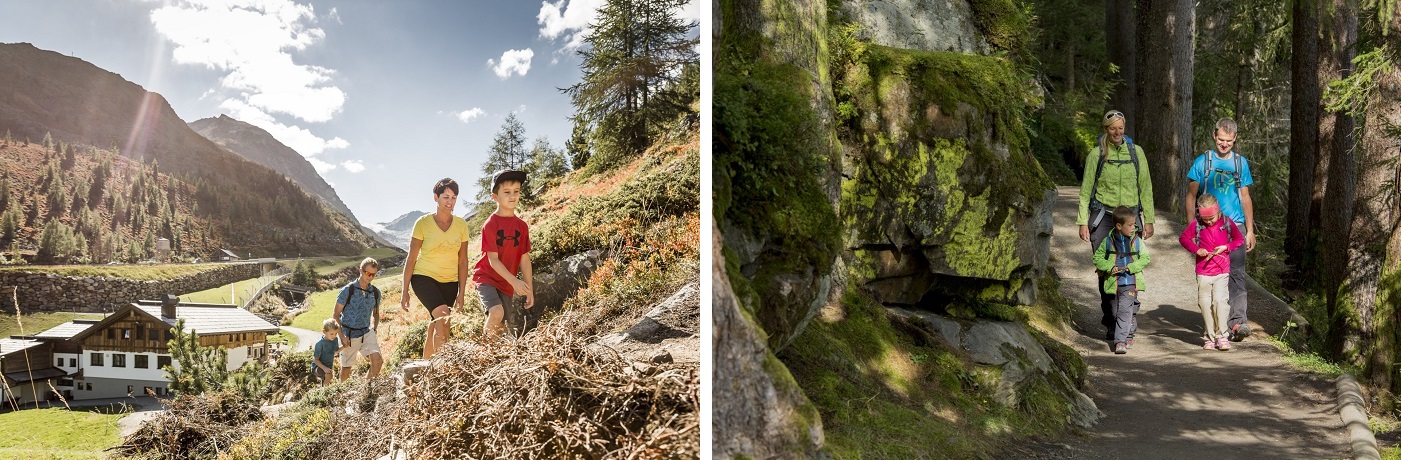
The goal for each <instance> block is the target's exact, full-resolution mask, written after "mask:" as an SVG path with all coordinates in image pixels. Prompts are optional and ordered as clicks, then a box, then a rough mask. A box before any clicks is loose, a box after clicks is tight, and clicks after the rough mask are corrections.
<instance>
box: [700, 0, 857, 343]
mask: <svg viewBox="0 0 1401 460" xmlns="http://www.w3.org/2000/svg"><path fill="white" fill-rule="evenodd" d="M718 9H719V11H720V20H719V23H720V24H723V28H722V29H720V31H719V32H717V35H716V37H717V38H716V48H717V51H716V69H715V88H714V99H713V106H714V108H715V112H714V113H715V118H714V124H715V134H714V136H715V138H714V144H713V145H714V147H713V149H714V166H715V168H714V170H715V174H714V180H715V184H714V185H715V187H714V197H715V217H716V221H717V222H719V225H720V228H721V229H722V230H723V231H724V232H725V234H726V235H727V239H726V250H728V251H729V254H730V257H729V261H730V264H731V265H732V267H733V269H732V270H729V271H728V274H729V276H730V280H731V281H732V282H733V283H734V284H735V290H736V292H737V293H738V294H739V296H740V305H741V306H742V308H744V309H746V310H747V311H748V312H749V314H751V315H752V316H753V318H754V319H755V320H756V321H757V322H758V324H759V325H760V326H761V327H762V329H763V330H764V332H765V333H766V334H767V337H768V342H769V346H770V348H771V349H772V350H774V351H778V350H781V349H782V348H783V347H785V346H787V344H788V343H790V342H791V341H792V339H793V337H795V336H797V334H798V333H799V332H801V331H802V327H803V325H804V324H805V323H806V322H807V321H809V320H810V319H811V318H812V316H813V315H814V314H815V312H816V311H817V309H818V308H820V307H821V306H822V304H823V303H824V302H825V301H826V300H827V298H828V297H829V294H830V292H832V290H833V289H832V288H833V277H832V272H833V270H832V266H833V264H834V263H835V262H836V261H837V260H838V255H839V252H840V242H839V238H838V235H837V233H836V232H834V231H833V229H834V228H836V227H837V218H836V209H835V206H836V203H837V200H838V194H839V180H838V176H837V165H839V157H840V155H839V153H838V150H837V149H838V148H839V147H840V144H839V143H838V142H837V141H836V138H837V137H836V133H835V130H834V128H835V126H836V124H835V121H834V118H833V109H832V107H833V96H832V85H831V78H830V75H829V73H830V64H829V62H828V59H829V57H828V54H827V22H826V14H827V4H826V2H822V1H814V0H802V1H792V2H774V1H754V0H727V1H721V2H720V3H719V5H718Z"/></svg>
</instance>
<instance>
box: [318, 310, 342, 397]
mask: <svg viewBox="0 0 1401 460" xmlns="http://www.w3.org/2000/svg"><path fill="white" fill-rule="evenodd" d="M321 333H322V334H324V337H322V338H321V340H319V341H317V342H316V346H314V347H312V350H311V364H312V367H311V375H313V376H315V377H316V381H318V382H321V384H322V385H330V384H331V381H332V380H331V377H330V376H333V375H336V374H335V373H334V372H331V369H332V366H333V365H335V361H334V360H335V359H336V350H337V349H338V348H339V347H337V346H336V337H337V336H339V335H340V333H341V326H340V324H336V320H334V319H331V318H326V321H322V322H321Z"/></svg>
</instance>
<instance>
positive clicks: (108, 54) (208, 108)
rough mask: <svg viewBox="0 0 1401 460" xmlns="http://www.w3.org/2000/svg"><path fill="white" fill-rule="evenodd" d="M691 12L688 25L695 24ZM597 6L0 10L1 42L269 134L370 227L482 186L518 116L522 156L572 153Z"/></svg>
mask: <svg viewBox="0 0 1401 460" xmlns="http://www.w3.org/2000/svg"><path fill="white" fill-rule="evenodd" d="M696 3H697V2H694V1H693V2H692V4H691V5H688V6H687V7H686V11H684V12H683V13H682V16H683V17H686V18H688V19H693V20H694V19H698V18H699V6H698V5H697V4H696ZM602 4H603V1H602V0H556V1H554V2H549V1H546V2H539V1H490V2H487V1H394V2H383V1H306V0H168V1H144V0H92V1H85V2H77V1H51V0H40V1H12V0H0V17H4V18H7V19H6V20H5V24H4V27H0V42H4V43H15V42H29V43H33V44H34V45H35V46H37V47H39V48H42V49H47V50H52V51H57V52H60V53H63V54H65V55H71V56H74V57H77V58H80V59H83V60H85V61H88V62H91V63H93V64H95V65H97V66H98V67H102V68H104V69H107V70H109V71H112V72H115V73H117V74H120V75H121V76H122V77H123V78H126V79H127V80H130V81H132V82H134V83H136V84H138V85H141V86H142V87H145V88H146V89H147V90H149V91H154V92H157V93H160V94H161V95H163V96H165V98H166V99H167V100H169V101H170V104H171V105H172V106H173V107H174V109H175V112H176V113H177V114H179V115H180V117H181V118H182V119H184V120H185V121H186V122H191V121H195V120H198V119H201V118H207V117H213V116H218V115H220V114H227V115H229V116H231V117H234V118H237V119H239V120H242V121H245V122H249V123H252V124H254V125H258V126H260V127H262V128H263V129H266V130H268V131H269V132H271V133H272V134H273V136H274V137H277V138H278V139H279V140H280V141H282V142H283V143H284V144H287V145H289V146H291V147H292V148H294V149H296V150H297V151H298V152H300V153H301V154H302V155H303V156H305V157H307V158H308V160H309V161H311V162H312V164H313V165H316V166H317V169H318V171H319V172H321V175H322V177H324V178H325V179H326V181H327V182H329V183H331V185H333V186H334V187H335V188H336V192H337V193H338V194H339V195H340V197H341V199H342V200H343V201H345V203H346V204H347V205H348V206H350V209H351V210H352V211H353V212H354V213H355V215H356V217H357V218H359V219H360V221H361V223H364V224H366V225H372V224H373V223H376V222H385V221H388V220H390V219H393V218H395V217H397V216H399V215H400V214H403V213H405V212H408V211H411V210H424V211H429V210H431V209H432V207H433V202H432V196H431V195H432V184H433V183H434V182H436V181H437V180H438V179H440V178H442V177H452V178H454V179H456V180H457V181H458V182H459V183H461V184H463V186H464V187H470V186H469V185H468V184H474V183H475V180H476V179H477V178H478V177H480V175H481V172H480V168H481V166H480V165H481V164H482V162H483V161H484V160H485V158H486V151H487V148H489V147H490V145H491V140H492V137H493V136H494V135H495V134H496V132H497V131H499V130H500V128H501V124H502V122H503V120H504V119H505V117H506V115H507V114H509V113H511V112H515V113H516V114H517V116H518V117H519V118H520V120H521V122H522V123H523V124H524V125H525V129H526V134H527V136H528V137H529V138H530V141H529V142H528V144H527V145H529V144H532V143H533V142H534V139H535V138H537V137H540V136H545V137H547V138H548V139H549V141H550V143H551V144H552V145H554V146H556V147H562V146H563V144H564V141H565V139H567V138H568V136H569V134H570V127H571V126H570V124H569V121H568V119H567V117H568V116H569V115H570V114H572V113H573V107H572V106H571V105H570V104H569V99H568V97H566V96H565V95H564V94H561V93H560V92H559V91H558V90H556V88H560V87H565V86H569V85H571V84H573V83H575V82H577V81H578V78H579V69H578V65H579V59H578V57H577V56H576V55H575V54H574V50H575V49H577V46H579V43H580V42H579V39H580V37H582V34H583V32H585V30H586V27H587V23H588V22H590V21H591V20H592V19H593V16H594V11H596V9H597V8H598V7H599V6H601V5H602ZM16 19H18V20H16ZM474 193H475V192H474V191H472V190H471V189H470V188H469V189H466V190H463V195H464V196H471V195H473V194H474ZM459 209H461V208H459Z"/></svg>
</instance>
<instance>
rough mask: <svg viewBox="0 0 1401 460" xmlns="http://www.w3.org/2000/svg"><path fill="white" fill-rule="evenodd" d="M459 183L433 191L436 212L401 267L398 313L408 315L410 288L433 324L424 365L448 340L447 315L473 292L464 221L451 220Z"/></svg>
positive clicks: (416, 229)
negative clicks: (466, 294)
mask: <svg viewBox="0 0 1401 460" xmlns="http://www.w3.org/2000/svg"><path fill="white" fill-rule="evenodd" d="M457 190H458V189H457V182H456V181H454V180H452V179H443V180H440V181H438V183H437V184H435V185H433V201H435V202H437V203H438V206H437V211H436V212H434V213H433V214H427V215H424V216H423V217H420V218H418V222H415V223H414V225H413V237H412V238H413V239H412V240H410V242H409V259H408V262H407V263H406V264H405V265H404V273H405V274H406V275H408V276H405V277H404V288H403V289H404V290H403V292H404V296H403V300H400V301H399V308H403V309H404V311H409V288H410V287H413V293H414V294H415V295H417V296H418V301H419V302H420V303H422V304H423V307H424V308H427V309H428V314H429V315H431V316H432V317H433V322H431V323H428V333H427V336H426V337H425V340H424V342H423V359H428V358H431V357H433V354H434V353H437V352H438V348H440V347H442V345H443V343H446V342H447V340H448V333H449V331H450V328H449V327H448V326H449V324H448V315H449V314H452V309H453V308H462V299H463V295H464V293H465V291H464V289H466V288H467V286H471V285H472V283H471V282H468V281H469V280H471V279H472V277H471V276H468V275H467V270H468V267H469V265H468V264H467V240H468V236H467V221H465V220H462V218H461V217H457V216H454V215H452V208H453V206H455V205H456V204H457Z"/></svg>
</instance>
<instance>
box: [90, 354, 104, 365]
mask: <svg viewBox="0 0 1401 460" xmlns="http://www.w3.org/2000/svg"><path fill="white" fill-rule="evenodd" d="M88 364H90V365H93V366H101V365H102V353H93V354H92V362H90V363H88Z"/></svg>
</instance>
